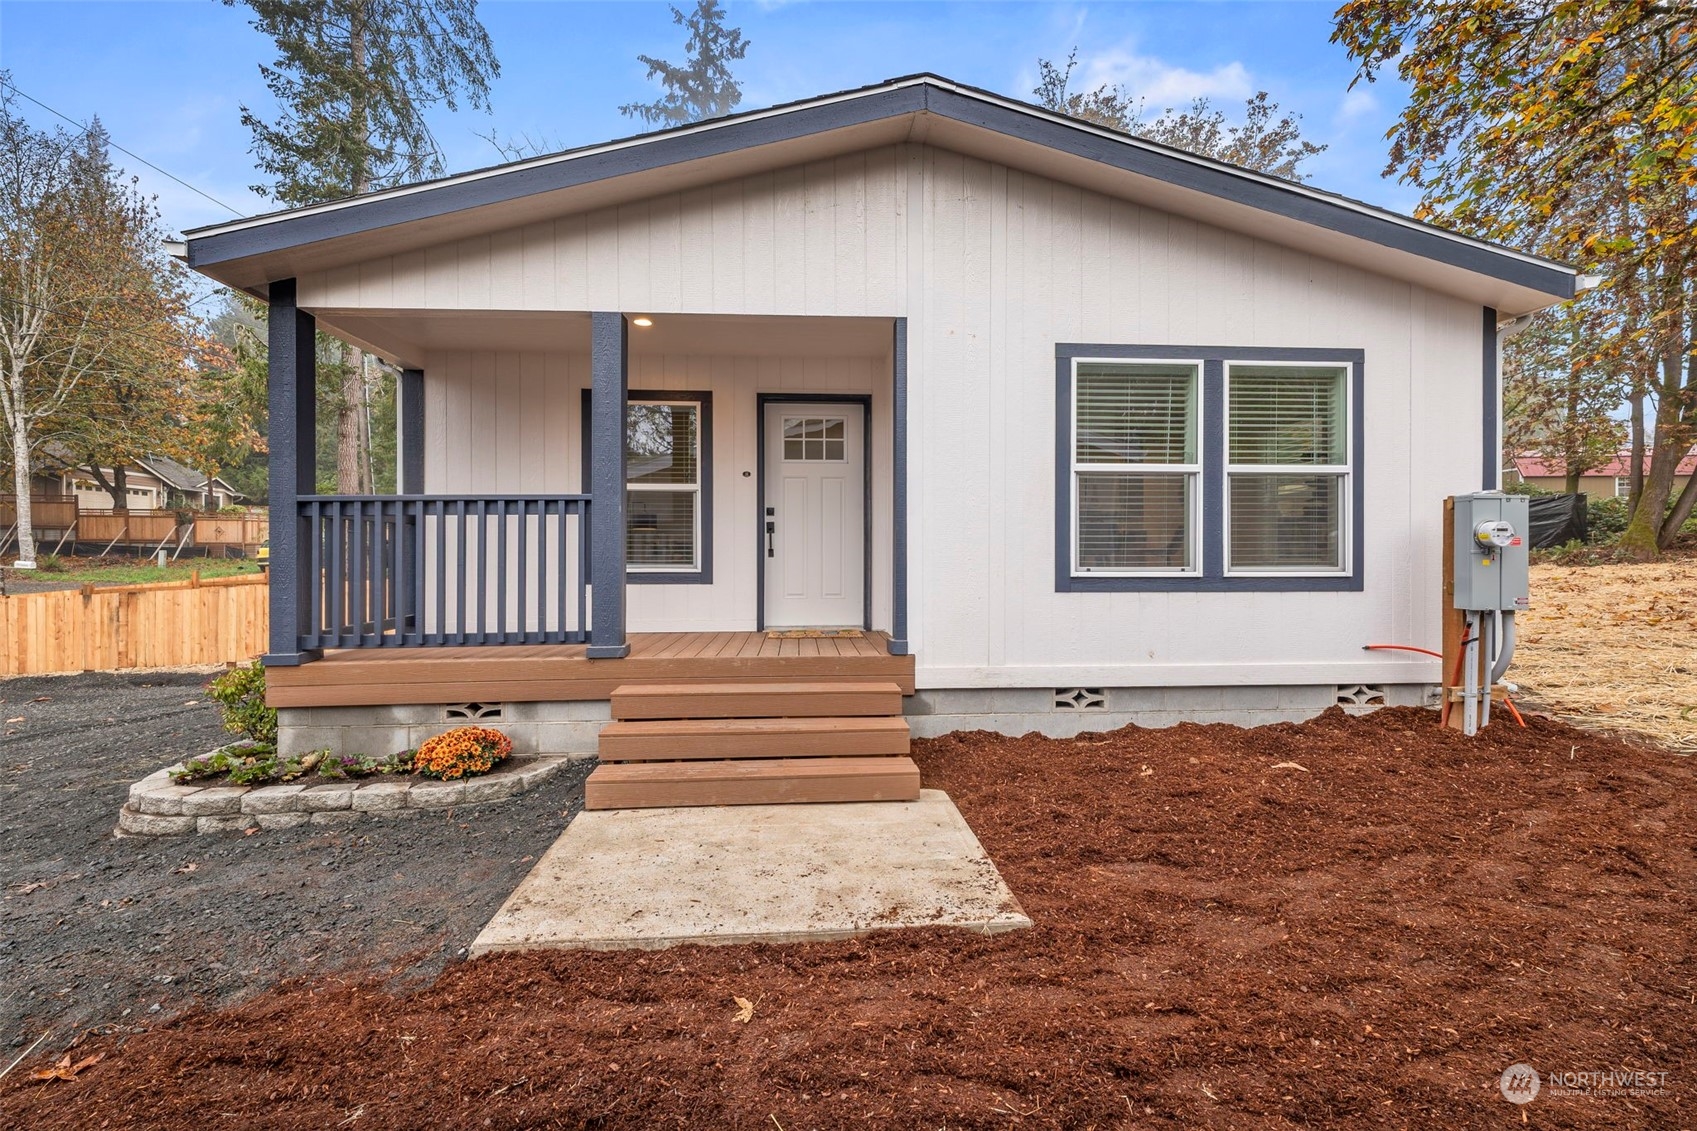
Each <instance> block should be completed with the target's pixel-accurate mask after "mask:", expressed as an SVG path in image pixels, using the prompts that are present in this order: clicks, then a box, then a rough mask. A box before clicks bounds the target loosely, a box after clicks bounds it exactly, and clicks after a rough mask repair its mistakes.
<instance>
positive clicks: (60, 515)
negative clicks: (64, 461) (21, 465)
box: [0, 495, 77, 532]
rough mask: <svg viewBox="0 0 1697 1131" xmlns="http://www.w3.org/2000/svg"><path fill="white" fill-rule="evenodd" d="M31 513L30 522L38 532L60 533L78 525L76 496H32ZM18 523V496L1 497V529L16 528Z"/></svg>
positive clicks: (30, 500) (30, 502) (30, 498)
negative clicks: (50, 531)
mask: <svg viewBox="0 0 1697 1131" xmlns="http://www.w3.org/2000/svg"><path fill="white" fill-rule="evenodd" d="M29 511H30V521H31V523H32V524H33V525H34V526H35V528H36V529H37V530H52V531H54V532H58V531H61V530H69V529H70V528H71V527H73V526H75V525H76V524H77V499H76V496H75V495H31V496H30V497H29ZM17 521H18V499H17V496H16V495H0V528H3V527H10V526H14V525H16V524H17Z"/></svg>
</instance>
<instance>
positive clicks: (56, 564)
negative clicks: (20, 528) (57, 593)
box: [35, 554, 65, 573]
mask: <svg viewBox="0 0 1697 1131" xmlns="http://www.w3.org/2000/svg"><path fill="white" fill-rule="evenodd" d="M35 568H36V569H37V570H39V571H41V572H42V573H64V572H65V563H64V562H62V561H60V560H59V555H58V554H42V555H41V556H40V557H39V558H36V559H35Z"/></svg>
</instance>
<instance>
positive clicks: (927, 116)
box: [187, 75, 1577, 314]
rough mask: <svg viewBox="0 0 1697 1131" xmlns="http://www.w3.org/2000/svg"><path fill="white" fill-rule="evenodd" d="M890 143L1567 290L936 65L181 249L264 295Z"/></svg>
mask: <svg viewBox="0 0 1697 1131" xmlns="http://www.w3.org/2000/svg"><path fill="white" fill-rule="evenodd" d="M900 142H926V143H929V144H934V145H938V146H940V147H943V148H946V149H950V150H954V151H956V152H960V153H964V154H966V155H968V156H973V157H979V158H981V159H984V160H988V161H995V162H999V163H1002V164H1006V165H1009V166H1011V167H1014V168H1020V169H1027V170H1030V171H1033V172H1036V173H1039V174H1040V175H1045V176H1051V177H1054V178H1056V179H1059V180H1063V181H1067V182H1069V183H1073V184H1077V185H1080V186H1082V187H1085V188H1089V189H1092V190H1094V191H1099V192H1103V193H1106V194H1108V195H1112V196H1119V197H1125V198H1129V199H1134V200H1137V201H1139V202H1142V203H1146V204H1148V205H1149V206H1151V207H1154V208H1159V209H1162V210H1165V211H1168V212H1172V213H1175V214H1177V215H1182V216H1188V217H1191V218H1194V219H1197V220H1200V221H1202V222H1204V223H1208V224H1212V225H1216V226H1218V227H1222V228H1226V229H1229V230H1233V231H1240V232H1245V233H1248V234H1251V235H1255V236H1258V237H1260V238H1264V239H1268V240H1271V241H1273V242H1277V243H1282V244H1286V245H1288V246H1292V247H1298V248H1301V249H1303V250H1307V251H1310V252H1313V253H1314V254H1318V255H1324V256H1326V257H1328V258H1332V259H1336V260H1338V261H1341V262H1345V263H1350V264H1353V265H1356V266H1360V267H1363V268H1365V269H1367V270H1371V271H1375V272H1378V273H1381V274H1385V275H1390V276H1392V277H1396V278H1405V279H1408V280H1410V281H1412V282H1416V283H1419V284H1421V285H1424V286H1429V287H1431V288H1433V289H1435V290H1438V291H1441V292H1444V293H1448V294H1454V295H1457V296H1460V297H1463V298H1467V299H1469V300H1471V301H1475V302H1478V303H1480V304H1481V305H1484V306H1491V307H1494V308H1496V309H1497V310H1499V311H1500V312H1502V313H1505V314H1518V313H1524V312H1527V311H1531V310H1536V309H1539V308H1541V307H1544V306H1548V305H1551V304H1552V303H1554V302H1557V301H1560V300H1562V299H1566V298H1570V297H1572V295H1573V294H1574V293H1575V286H1576V280H1577V275H1576V272H1575V271H1574V269H1573V268H1571V267H1568V266H1566V265H1564V264H1560V263H1555V262H1552V261H1550V260H1546V259H1541V258H1538V257H1536V256H1532V255H1527V254H1525V253H1523V252H1518V251H1514V250H1512V249H1510V248H1506V247H1502V246H1499V245H1495V244H1490V243H1487V242H1485V241H1482V240H1475V239H1470V238H1468V237H1466V236H1462V235H1458V234H1456V233H1454V232H1449V231H1446V230H1444V229H1442V228H1439V227H1436V226H1433V225H1430V224H1424V223H1421V222H1419V221H1416V220H1412V219H1410V218H1408V217H1406V216H1402V215H1399V214H1397V213H1395V212H1390V211H1387V210H1385V209H1380V208H1376V207H1373V206H1371V205H1368V204H1364V203H1362V202H1360V201H1356V200H1351V199H1349V198H1347V197H1343V196H1339V195H1336V194H1333V193H1327V192H1322V191H1320V190H1318V189H1315V188H1313V187H1311V186H1308V185H1305V184H1300V183H1297V182H1294V181H1287V180H1283V179H1281V178H1278V177H1273V176H1269V175H1266V174H1263V173H1258V172H1254V171H1251V170H1248V169H1243V168H1239V167H1237V166H1234V165H1229V164H1225V163H1223V162H1219V161H1213V160H1210V159H1208V158H1205V157H1199V156H1197V155H1195V154H1191V153H1186V152H1184V151H1183V150H1179V149H1174V148H1171V147H1169V146H1164V145H1160V144H1157V143H1155V142H1151V141H1148V140H1145V139H1143V138H1138V137H1134V136H1131V135H1128V134H1124V133H1120V132H1118V131H1115V130H1109V129H1105V128H1102V127H1099V126H1096V125H1093V124H1091V123H1088V122H1082V121H1079V120H1076V119H1073V118H1068V117H1066V116H1064V115H1060V114H1056V113H1053V112H1051V111H1048V110H1045V109H1042V108H1040V107H1037V106H1032V105H1029V104H1027V103H1023V102H1017V101H1014V100H1012V99H1008V98H1004V97H1002V96H1000V95H996V94H992V93H990V92H988V91H983V90H978V89H975V88H972V87H968V86H963V85H962V84H959V83H955V82H951V81H950V80H948V79H944V78H940V77H938V76H935V75H914V76H910V77H907V78H900V79H893V80H890V81H888V82H885V83H880V84H878V85H876V86H869V87H864V88H861V89H859V90H851V91H845V92H841V93H838V94H831V95H825V96H822V97H819V98H814V99H809V100H806V101H802V102H795V103H790V104H788V105H784V106H777V107H772V108H770V109H765V110H755V111H750V112H747V113H743V114H735V115H731V116H729V117H724V118H717V119H713V120H710V121H706V122H700V123H697V124H694V125H690V126H682V127H678V128H675V129H670V130H662V131H658V132H655V133H650V134H643V135H640V136H637V137H631V138H624V139H621V140H617V141H612V142H608V143H605V144H601V145H594V146H587V147H584V148H580V149H574V150H568V151H566V152H563V153H557V154H553V155H551V156H547V157H538V158H534V159H530V160H526V161H519V162H514V163H512V164H507V165H500V166H495V167H492V168H488V169H481V170H477V171H475V172H470V173H464V174H460V175H458V176H453V177H447V178H443V179H440V180H436V181H428V182H425V183H422V184H416V185H407V186H404V187H401V188H396V189H390V190H387V191H385V192H379V193H372V194H369V195H367V196H362V197H355V198H349V199H345V200H338V201H331V202H328V203H325V204H318V205H312V206H309V207H305V208H297V209H292V210H289V211H285V212H277V213H272V214H270V215H265V216H258V217H253V218H250V219H244V220H237V221H233V222H231V223H227V224H218V225H213V226H209V227H204V228H199V229H195V230H194V231H191V232H189V233H187V236H188V240H187V244H188V246H187V259H188V262H189V265H190V266H192V267H194V268H195V269H196V270H198V271H200V272H202V273H203V274H206V275H208V276H210V277H212V278H214V279H217V280H218V281H220V282H223V283H226V284H228V285H230V286H234V287H239V288H242V289H245V290H248V291H251V292H253V293H255V294H261V295H263V294H264V293H265V290H266V287H267V285H268V283H269V281H270V280H272V279H281V278H292V277H295V276H298V275H301V274H304V273H306V272H309V271H315V270H324V269H329V268H333V267H337V266H342V265H345V264H348V263H352V262H357V261H359V260H363V259H367V258H371V257H375V256H381V255H389V254H394V253H397V252H401V251H405V250H409V249H412V248H417V247H423V246H428V245H433V244H438V243H443V242H446V241H450V240H456V239H462V238H466V237H469V236H474V235H479V234H483V233H488V232H494V231H500V230H503V229H508V228H513V227H517V226H520V225H523V224H526V223H531V222H534V221H536V220H540V219H544V218H547V217H553V216H560V215H566V214H571V213H575V212H583V211H590V210H593V209H596V208H601V207H606V206H608V205H610V204H613V203H617V202H622V201H628V200H635V199H641V198H643V197H648V196H655V195H659V194H662V193H668V192H678V191H682V190H685V189H689V188H694V187H698V186H701V185H706V184H712V183H715V182H719V181H723V180H727V179H730V178H733V177H739V176H746V175H749V174H751V173H755V172H759V171H763V170H766V169H771V168H779V167H784V166H789V165H795V164H800V163H803V162H807V161H814V160H820V159H823V158H827V157H830V156H834V155H837V154H840V153H848V152H854V151H857V150H862V149H868V148H872V147H875V146H881V145H890V144H895V143H900Z"/></svg>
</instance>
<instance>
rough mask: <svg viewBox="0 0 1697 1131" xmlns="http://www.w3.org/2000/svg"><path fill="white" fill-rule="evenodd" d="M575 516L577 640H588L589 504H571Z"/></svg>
mask: <svg viewBox="0 0 1697 1131" xmlns="http://www.w3.org/2000/svg"><path fill="white" fill-rule="evenodd" d="M572 511H573V513H575V514H576V515H577V624H575V625H574V626H573V628H574V629H575V630H576V635H577V639H579V640H588V639H589V617H590V613H589V524H590V522H592V521H593V516H592V515H591V514H590V508H589V503H588V501H587V500H585V499H579V500H577V501H576V502H574V503H573V504H572Z"/></svg>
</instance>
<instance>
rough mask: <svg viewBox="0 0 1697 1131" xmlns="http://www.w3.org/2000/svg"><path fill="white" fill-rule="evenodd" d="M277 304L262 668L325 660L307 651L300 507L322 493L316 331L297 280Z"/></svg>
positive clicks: (274, 288) (277, 287)
mask: <svg viewBox="0 0 1697 1131" xmlns="http://www.w3.org/2000/svg"><path fill="white" fill-rule="evenodd" d="M270 300H271V302H270V306H271V309H270V324H269V328H268V333H269V343H270V372H269V375H268V382H267V383H268V386H269V392H270V404H271V426H270V447H271V457H270V468H271V475H270V479H271V498H270V503H271V565H270V570H271V650H270V651H269V652H267V653H266V654H265V657H264V659H263V661H262V662H263V663H264V664H265V665H266V666H268V667H293V666H295V665H297V664H303V663H306V662H307V661H308V660H315V659H317V658H318V653H317V652H303V651H301V650H300V635H301V620H300V611H301V610H302V609H304V608H307V607H309V595H310V593H311V589H310V588H309V587H310V585H311V579H310V578H309V577H307V575H306V571H305V570H303V569H301V567H300V559H301V550H302V548H303V546H304V544H305V542H306V539H307V536H308V531H307V530H306V529H305V523H304V522H303V521H302V519H301V517H300V508H299V507H298V506H297V505H296V502H297V500H298V499H300V497H301V496H303V495H313V494H316V493H317V489H318V484H317V462H318V422H317V418H316V413H315V407H316V404H317V398H318V359H317V355H316V352H315V349H316V342H315V338H314V330H315V329H316V325H315V322H314V319H313V317H312V315H310V314H304V313H302V312H301V311H300V310H299V309H298V308H297V307H296V306H295V281H294V280H293V279H278V280H275V281H274V282H272V284H271V287H270Z"/></svg>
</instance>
